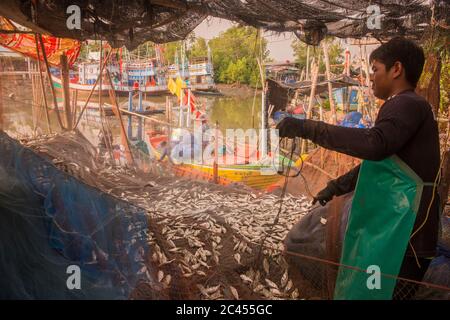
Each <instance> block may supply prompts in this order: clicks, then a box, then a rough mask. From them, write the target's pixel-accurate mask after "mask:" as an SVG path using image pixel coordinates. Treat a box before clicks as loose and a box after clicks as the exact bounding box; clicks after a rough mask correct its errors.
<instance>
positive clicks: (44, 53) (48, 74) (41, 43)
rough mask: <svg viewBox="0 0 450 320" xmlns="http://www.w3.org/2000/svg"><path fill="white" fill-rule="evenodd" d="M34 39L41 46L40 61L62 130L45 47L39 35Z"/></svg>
mask: <svg viewBox="0 0 450 320" xmlns="http://www.w3.org/2000/svg"><path fill="white" fill-rule="evenodd" d="M35 39H39V44H40V45H41V50H42V59H43V60H44V63H45V69H46V70H47V76H48V82H49V83H50V89H51V91H52V97H53V106H54V108H55V113H56V119H57V120H58V124H59V127H60V129H64V126H63V124H62V121H61V116H60V114H59V109H58V102H57V101H56V93H55V87H54V86H53V81H52V74H51V73H50V67H49V65H48V60H47V53H46V52H45V46H44V40H42V35H41V34H39V35H37V34H36V36H35ZM36 41H37V40H36Z"/></svg>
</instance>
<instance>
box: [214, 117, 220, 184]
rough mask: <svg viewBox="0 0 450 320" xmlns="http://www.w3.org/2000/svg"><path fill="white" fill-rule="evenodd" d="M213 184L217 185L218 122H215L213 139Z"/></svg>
mask: <svg viewBox="0 0 450 320" xmlns="http://www.w3.org/2000/svg"><path fill="white" fill-rule="evenodd" d="M213 176H214V183H215V184H218V183H219V121H216V128H215V139H214V164H213Z"/></svg>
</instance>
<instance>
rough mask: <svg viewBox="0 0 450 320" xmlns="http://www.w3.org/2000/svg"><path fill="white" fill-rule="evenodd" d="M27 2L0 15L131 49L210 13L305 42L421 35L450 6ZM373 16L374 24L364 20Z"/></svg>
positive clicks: (417, 1)
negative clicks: (76, 14)
mask: <svg viewBox="0 0 450 320" xmlns="http://www.w3.org/2000/svg"><path fill="white" fill-rule="evenodd" d="M31 3H32V1H24V0H3V1H2V3H1V4H0V14H1V15H3V16H5V17H8V18H10V19H12V20H14V21H16V22H18V23H20V24H22V25H24V26H26V27H29V28H31V29H33V30H34V31H37V32H50V33H52V34H53V35H55V36H58V37H68V38H75V39H80V40H84V39H90V38H95V37H97V36H101V37H102V38H103V39H106V40H108V41H109V42H110V43H111V44H112V45H114V46H122V45H126V46H127V47H129V48H134V47H136V46H137V45H139V44H140V43H142V42H144V41H148V40H150V41H153V42H156V43H163V42H170V41H175V40H180V39H183V38H185V37H186V35H187V34H188V33H189V32H191V31H192V30H193V29H194V28H195V27H196V26H197V25H198V24H200V23H201V22H202V21H203V20H204V19H205V18H206V17H207V16H213V17H219V18H224V19H229V20H233V21H236V22H239V23H242V24H246V25H251V26H255V27H262V28H265V29H267V30H273V31H278V32H283V31H293V32H295V33H296V34H297V36H298V37H299V38H300V39H301V40H303V41H305V42H307V43H309V44H317V43H318V42H319V41H320V40H321V39H322V38H323V37H324V36H326V35H333V36H337V37H342V38H345V37H352V38H361V37H365V36H372V37H375V38H379V39H383V38H389V37H392V36H394V35H407V36H409V37H420V35H421V34H422V33H423V31H424V29H425V28H426V27H427V26H428V25H429V24H430V22H431V21H433V22H438V23H444V24H446V25H448V21H445V20H446V19H447V20H448V19H449V18H448V16H447V17H446V15H445V12H446V10H447V12H448V6H449V4H448V1H443V0H384V1H371V0H357V1H356V0H350V1H345V2H343V1H338V0H284V1H277V0H207V1H205V0H169V1H166V0H127V1H125V0H111V1H107V2H105V1H101V0H89V1H88V0H73V1H70V3H68V2H66V1H57V0H37V1H36V3H37V5H36V7H33V6H32V4H31ZM69 5H78V6H79V8H80V9H81V10H80V12H81V29H73V30H69V28H68V27H67V24H66V23H67V19H68V17H69V16H70V14H68V13H66V12H67V7H68V6H69ZM374 5H375V6H377V7H376V8H375V7H373V6H374ZM371 6H372V7H371ZM378 9H379V12H378ZM378 14H379V18H380V25H379V27H378V26H377V25H375V26H374V24H373V23H372V24H371V23H369V24H368V23H367V22H368V20H369V19H371V17H372V18H374V17H375V16H376V15H378Z"/></svg>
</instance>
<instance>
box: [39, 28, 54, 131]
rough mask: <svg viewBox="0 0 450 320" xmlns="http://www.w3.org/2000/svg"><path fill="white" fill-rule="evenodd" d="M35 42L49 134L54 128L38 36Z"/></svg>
mask: <svg viewBox="0 0 450 320" xmlns="http://www.w3.org/2000/svg"><path fill="white" fill-rule="evenodd" d="M35 40H36V41H35V42H36V54H37V59H38V69H39V79H40V83H41V92H42V99H43V100H44V108H45V118H46V120H47V129H48V133H52V128H51V125H50V115H49V114H48V105H47V96H46V94H45V86H44V77H43V76H42V67H41V54H40V52H39V44H38V40H37V34H35ZM50 81H51V80H50ZM57 108H58V106H57Z"/></svg>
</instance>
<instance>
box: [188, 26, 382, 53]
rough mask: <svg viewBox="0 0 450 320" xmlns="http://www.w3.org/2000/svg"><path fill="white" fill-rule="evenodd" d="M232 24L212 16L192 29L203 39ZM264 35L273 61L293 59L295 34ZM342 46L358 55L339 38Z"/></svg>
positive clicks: (370, 49) (353, 47)
mask: <svg viewBox="0 0 450 320" xmlns="http://www.w3.org/2000/svg"><path fill="white" fill-rule="evenodd" d="M232 25H233V22H231V21H229V20H225V19H219V18H212V17H209V18H208V19H206V20H204V21H203V22H202V23H201V24H200V25H199V26H198V27H197V28H195V29H194V33H195V35H196V36H199V37H203V38H205V39H208V40H209V39H212V38H214V37H215V36H217V35H218V34H219V33H220V32H222V31H225V30H226V29H228V28H230V27H231V26H232ZM264 37H265V38H266V39H267V41H268V42H269V43H268V49H269V51H270V57H271V58H273V59H274V60H275V61H280V62H281V61H286V60H289V61H294V52H293V51H292V48H291V42H292V40H293V39H295V38H296V36H295V35H294V34H293V33H292V32H284V33H281V34H276V33H274V32H271V31H265V32H264ZM340 41H341V45H342V48H344V49H345V48H349V49H350V52H351V55H352V57H354V56H356V55H358V56H359V47H358V46H355V45H351V44H350V41H347V40H342V39H341V40H340ZM375 47H376V46H368V47H367V51H368V53H370V52H371V51H372V50H373V49H374V48H375Z"/></svg>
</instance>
